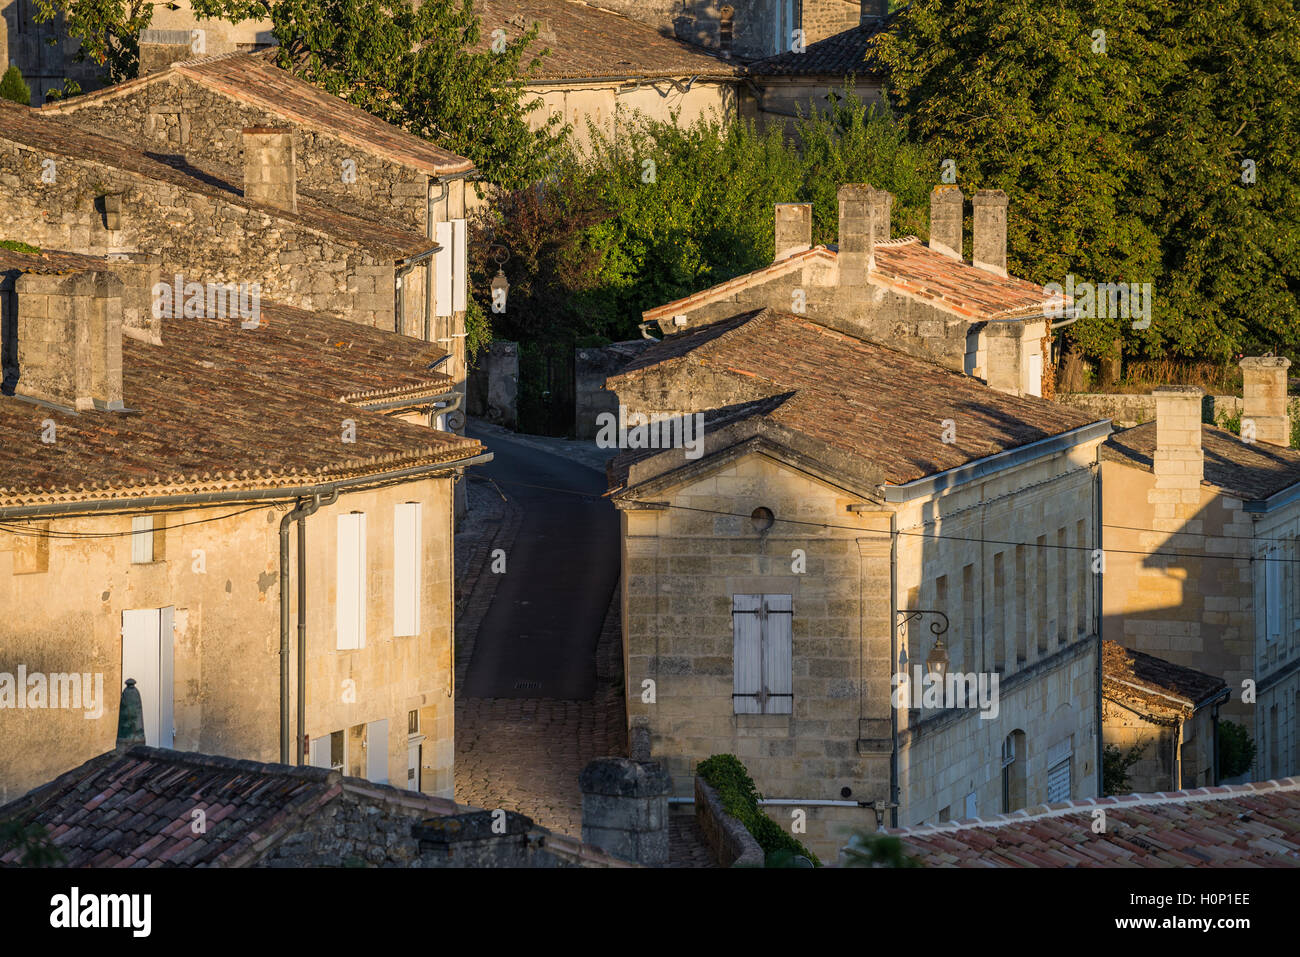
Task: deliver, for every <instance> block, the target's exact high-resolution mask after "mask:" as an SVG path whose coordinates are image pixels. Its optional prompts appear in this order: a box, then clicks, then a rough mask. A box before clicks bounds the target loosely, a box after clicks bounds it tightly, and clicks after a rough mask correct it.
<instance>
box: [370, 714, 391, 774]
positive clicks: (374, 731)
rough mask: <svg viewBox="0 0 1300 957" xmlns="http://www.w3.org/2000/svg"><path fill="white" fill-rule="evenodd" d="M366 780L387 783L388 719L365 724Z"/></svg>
mask: <svg viewBox="0 0 1300 957" xmlns="http://www.w3.org/2000/svg"><path fill="white" fill-rule="evenodd" d="M366 780H368V781H373V782H375V783H376V784H387V783H388V719H387V718H381V719H380V720H378V721H371V722H370V723H369V724H367V725H366Z"/></svg>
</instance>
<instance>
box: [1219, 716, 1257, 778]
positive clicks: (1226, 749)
mask: <svg viewBox="0 0 1300 957" xmlns="http://www.w3.org/2000/svg"><path fill="white" fill-rule="evenodd" d="M1254 763H1255V742H1254V741H1252V740H1251V737H1250V732H1249V731H1247V730H1246V726H1245V725H1244V724H1238V723H1237V722H1236V721H1220V722H1219V777H1221V778H1235V777H1236V776H1237V775H1238V774H1245V773H1246V772H1247V771H1249V770H1250V766H1251V765H1252V764H1254Z"/></svg>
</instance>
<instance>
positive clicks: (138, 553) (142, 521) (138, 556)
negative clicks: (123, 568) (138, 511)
mask: <svg viewBox="0 0 1300 957" xmlns="http://www.w3.org/2000/svg"><path fill="white" fill-rule="evenodd" d="M152 561H153V516H152V515H136V516H135V517H134V518H132V519H131V564H133V565H145V564H148V563H149V562H152Z"/></svg>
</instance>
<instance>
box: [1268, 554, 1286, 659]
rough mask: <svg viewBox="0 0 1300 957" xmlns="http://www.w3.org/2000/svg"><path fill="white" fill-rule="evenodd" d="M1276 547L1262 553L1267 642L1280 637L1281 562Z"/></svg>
mask: <svg viewBox="0 0 1300 957" xmlns="http://www.w3.org/2000/svg"><path fill="white" fill-rule="evenodd" d="M1280 558H1281V556H1280V555H1279V554H1278V550H1277V546H1276V545H1270V546H1269V547H1268V548H1267V549H1266V550H1265V552H1264V609H1265V618H1266V624H1265V627H1266V629H1267V631H1266V632H1265V634H1266V636H1267V638H1268V640H1269V641H1276V640H1277V639H1278V638H1280V637H1282V562H1281V561H1279V559H1280Z"/></svg>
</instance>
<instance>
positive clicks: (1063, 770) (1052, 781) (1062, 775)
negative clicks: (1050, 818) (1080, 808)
mask: <svg viewBox="0 0 1300 957" xmlns="http://www.w3.org/2000/svg"><path fill="white" fill-rule="evenodd" d="M1073 754H1074V738H1073V737H1069V738H1066V739H1065V740H1064V741H1062V742H1061V743H1060V744H1058V745H1055V746H1053V747H1051V748H1049V749H1048V751H1047V803H1048V804H1053V803H1055V802H1057V801H1068V800H1069V799H1070V759H1071V757H1072V756H1073Z"/></svg>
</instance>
